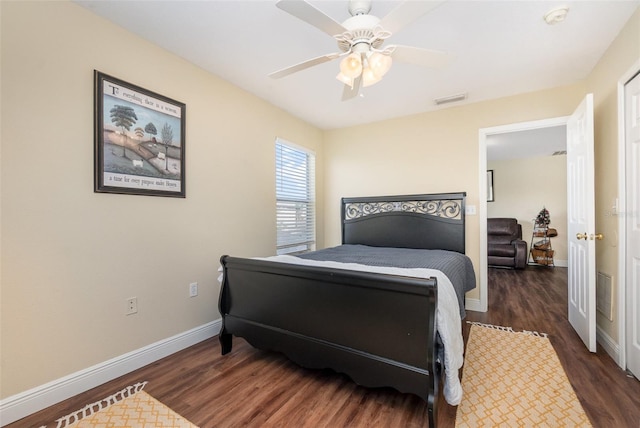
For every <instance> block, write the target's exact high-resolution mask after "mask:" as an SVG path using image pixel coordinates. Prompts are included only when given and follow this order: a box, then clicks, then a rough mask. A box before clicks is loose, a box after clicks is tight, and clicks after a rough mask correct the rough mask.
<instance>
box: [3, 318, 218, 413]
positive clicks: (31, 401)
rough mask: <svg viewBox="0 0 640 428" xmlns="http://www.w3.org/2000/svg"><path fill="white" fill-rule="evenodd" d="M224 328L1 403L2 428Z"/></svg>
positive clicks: (205, 328)
mask: <svg viewBox="0 0 640 428" xmlns="http://www.w3.org/2000/svg"><path fill="white" fill-rule="evenodd" d="M221 327H222V319H218V320H215V321H212V322H210V323H207V324H204V325H201V326H199V327H196V328H193V329H191V330H188V331H185V332H183V333H180V334H177V335H175V336H172V337H169V338H167V339H164V340H160V341H158V342H156V343H152V344H151V345H148V346H145V347H143V348H140V349H137V350H135V351H132V352H129V353H126V354H124V355H120V356H119V357H115V358H113V359H111V360H108V361H105V362H102V363H99V364H96V365H95V366H92V367H89V368H86V369H84V370H80V371H78V372H75V373H72V374H70V375H68V376H64V377H62V378H60V379H56V380H54V381H52V382H49V383H46V384H44V385H40V386H38V387H35V388H32V389H30V390H28V391H24V392H21V393H19V394H16V395H12V396H11V397H7V398H5V399H3V400H1V401H0V415H2V416H1V420H0V426H4V425H7V424H10V423H11V422H15V421H17V420H18V419H22V418H24V417H25V416H28V415H30V414H32V413H35V412H37V411H40V410H42V409H45V408H47V407H49V406H51V405H53V404H56V403H59V402H61V401H63V400H66V399H67V398H69V397H73V396H74V395H78V394H80V393H82V392H84V391H87V390H89V389H91V388H94V387H96V386H98V385H102V384H103V383H105V382H108V381H110V380H113V379H115V378H117V377H120V376H122V375H124V374H127V373H130V372H132V371H134V370H137V369H139V368H141V367H144V366H146V365H148V364H151V363H153V362H154V361H157V360H159V359H161V358H164V357H166V356H168V355H171V354H173V353H176V352H178V351H181V350H183V349H185V348H188V347H190V346H193V345H195V344H196V343H199V342H202V341H203V340H206V339H209V338H211V337H213V336H215V335H217V334H218V333H220V329H221Z"/></svg>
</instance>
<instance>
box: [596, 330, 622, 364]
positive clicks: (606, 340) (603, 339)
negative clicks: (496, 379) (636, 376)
mask: <svg viewBox="0 0 640 428" xmlns="http://www.w3.org/2000/svg"><path fill="white" fill-rule="evenodd" d="M596 337H597V342H598V343H599V344H600V346H602V348H603V349H604V350H605V352H606V353H607V354H609V356H610V357H611V358H612V359H613V360H614V361H618V360H619V358H620V354H621V353H622V352H620V345H618V344H617V343H616V342H615V340H614V339H613V337H611V336H609V335H608V334H607V333H606V332H605V331H604V330H603V329H601V328H600V326H596ZM622 369H623V370H624V367H623V368H622Z"/></svg>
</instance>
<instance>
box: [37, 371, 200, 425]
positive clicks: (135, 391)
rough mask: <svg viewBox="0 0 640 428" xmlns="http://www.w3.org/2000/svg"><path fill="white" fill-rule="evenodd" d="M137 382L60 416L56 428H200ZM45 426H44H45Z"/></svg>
mask: <svg viewBox="0 0 640 428" xmlns="http://www.w3.org/2000/svg"><path fill="white" fill-rule="evenodd" d="M146 384H147V382H141V383H137V384H135V385H132V386H129V387H127V388H125V389H123V390H121V391H118V392H117V393H115V394H113V395H110V396H109V397H107V398H105V399H104V400H100V401H97V402H95V403H93V404H88V405H86V406H85V407H83V408H82V409H80V410H78V411H77V412H74V413H71V414H69V415H67V416H65V417H62V418H60V419H58V420H57V421H56V422H57V423H58V424H57V425H56V428H125V427H127V428H129V427H130V428H150V427H154V428H156V427H172V428H183V427H184V428H197V427H196V426H195V425H193V424H192V423H191V422H189V421H188V420H186V419H185V418H183V417H182V416H180V415H179V414H177V413H176V412H174V411H173V410H171V409H170V408H168V407H167V406H165V405H164V404H162V403H161V402H159V401H158V400H156V399H155V398H153V397H152V396H150V395H149V394H147V393H146V392H144V391H142V388H144V386H145V385H146ZM42 428H45V427H42Z"/></svg>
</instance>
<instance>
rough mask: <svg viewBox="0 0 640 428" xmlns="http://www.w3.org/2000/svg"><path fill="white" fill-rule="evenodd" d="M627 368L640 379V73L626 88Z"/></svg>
mask: <svg viewBox="0 0 640 428" xmlns="http://www.w3.org/2000/svg"><path fill="white" fill-rule="evenodd" d="M624 95H625V96H624V98H625V109H624V111H625V147H626V149H625V158H626V166H625V169H626V195H625V200H626V201H627V210H626V211H627V212H626V215H625V222H626V223H625V228H626V231H627V233H626V235H627V236H626V238H627V239H626V242H627V243H626V248H625V253H626V256H625V259H626V262H625V263H626V266H627V272H626V278H627V284H626V288H627V299H626V300H627V308H626V319H627V322H626V331H627V335H626V343H627V368H628V369H629V371H631V372H632V373H633V374H634V375H635V376H636V377H637V378H638V379H640V171H639V170H640V74H638V75H636V76H635V77H634V78H633V79H632V80H631V81H630V82H629V83H627V84H626V85H625V90H624Z"/></svg>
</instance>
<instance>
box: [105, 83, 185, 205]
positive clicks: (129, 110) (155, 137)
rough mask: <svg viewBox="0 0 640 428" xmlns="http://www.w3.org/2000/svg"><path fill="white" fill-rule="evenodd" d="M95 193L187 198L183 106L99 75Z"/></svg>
mask: <svg viewBox="0 0 640 428" xmlns="http://www.w3.org/2000/svg"><path fill="white" fill-rule="evenodd" d="M94 120H95V124H94V125H95V179H94V190H95V191H96V192H107V193H124V194H135V195H151V196H173V197H182V198H184V197H185V180H184V172H185V171H184V169H185V162H184V161H185V157H184V153H185V152H184V149H185V147H184V146H185V144H184V143H185V142H184V128H185V105H184V104H183V103H180V102H178V101H175V100H172V99H169V98H167V97H164V96H162V95H159V94H156V93H153V92H150V91H148V90H145V89H142V88H140V87H138V86H135V85H132V84H129V83H126V82H124V81H122V80H120V79H116V78H114V77H111V76H107V75H105V74H103V73H100V72H99V71H95V119H94Z"/></svg>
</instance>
